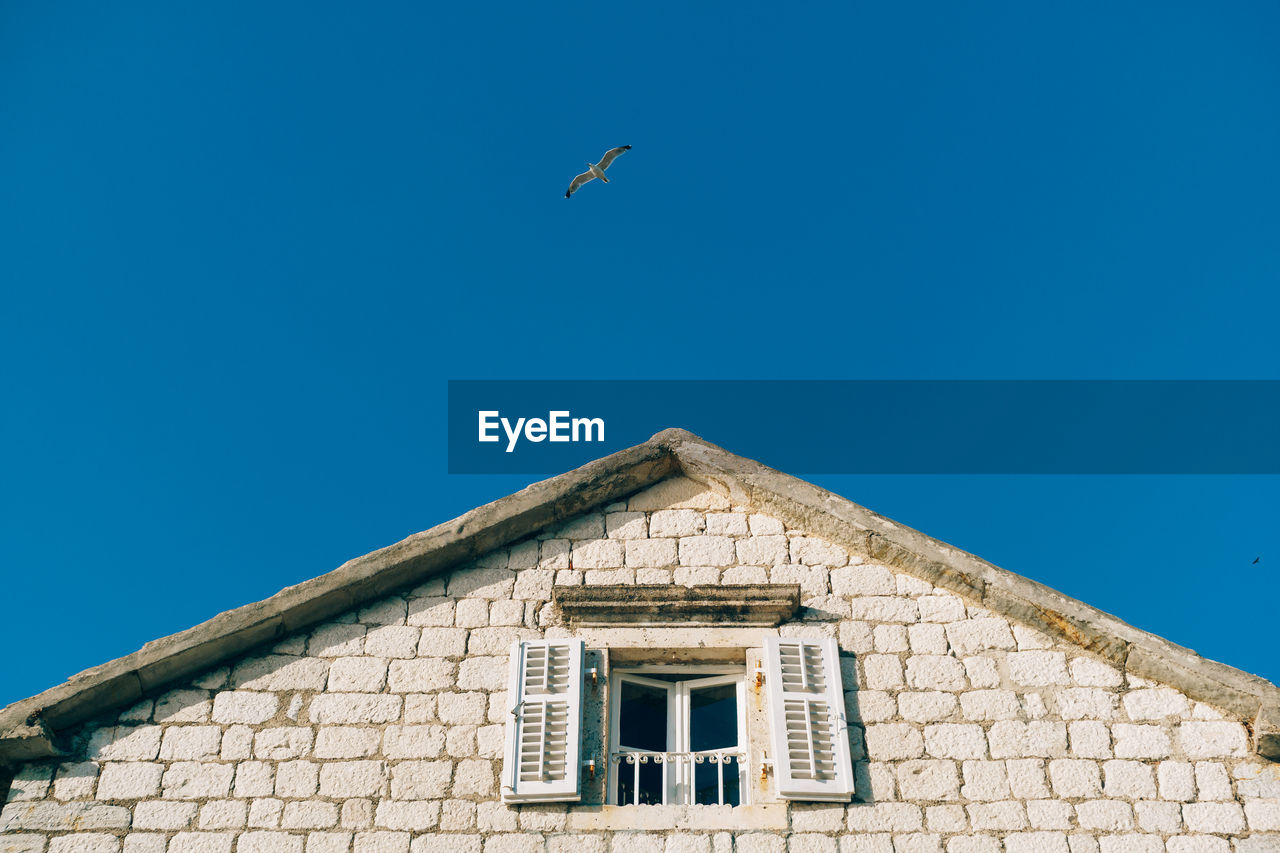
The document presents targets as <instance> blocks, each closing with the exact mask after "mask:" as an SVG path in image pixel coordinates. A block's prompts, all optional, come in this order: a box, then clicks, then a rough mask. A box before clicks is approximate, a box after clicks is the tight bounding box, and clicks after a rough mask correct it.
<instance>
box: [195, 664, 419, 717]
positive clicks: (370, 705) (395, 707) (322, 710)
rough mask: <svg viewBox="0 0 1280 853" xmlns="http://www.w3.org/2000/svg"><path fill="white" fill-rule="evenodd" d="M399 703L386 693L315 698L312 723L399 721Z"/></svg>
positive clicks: (312, 706) (313, 699) (330, 695)
mask: <svg viewBox="0 0 1280 853" xmlns="http://www.w3.org/2000/svg"><path fill="white" fill-rule="evenodd" d="M399 662H400V663H404V661H399ZM400 703H401V699H400V697H399V696H389V695H386V694H373V693H326V694H323V695H320V696H314V697H312V699H311V722H313V723H337V724H342V723H359V724H364V725H373V724H377V723H390V722H393V721H395V720H396V719H397V718H399V716H400V707H401V704H400ZM215 710H216V707H215Z"/></svg>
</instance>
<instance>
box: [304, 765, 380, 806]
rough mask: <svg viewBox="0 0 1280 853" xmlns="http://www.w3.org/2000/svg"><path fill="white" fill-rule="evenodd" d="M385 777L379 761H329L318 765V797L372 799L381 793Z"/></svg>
mask: <svg viewBox="0 0 1280 853" xmlns="http://www.w3.org/2000/svg"><path fill="white" fill-rule="evenodd" d="M385 776H386V765H385V764H384V763H383V762H381V761H330V762H327V763H325V764H322V765H320V796H322V797H374V796H377V795H379V794H381V793H382V788H383V781H384V778H385Z"/></svg>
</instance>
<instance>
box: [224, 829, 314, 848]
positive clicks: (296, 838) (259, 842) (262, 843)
mask: <svg viewBox="0 0 1280 853" xmlns="http://www.w3.org/2000/svg"><path fill="white" fill-rule="evenodd" d="M304 840H305V838H304V836H302V835H296V834H291V833H287V832H269V831H262V830H255V831H253V832H246V833H244V834H243V835H241V836H240V838H239V840H238V841H237V843H236V853H303V850H302V845H303V841H304Z"/></svg>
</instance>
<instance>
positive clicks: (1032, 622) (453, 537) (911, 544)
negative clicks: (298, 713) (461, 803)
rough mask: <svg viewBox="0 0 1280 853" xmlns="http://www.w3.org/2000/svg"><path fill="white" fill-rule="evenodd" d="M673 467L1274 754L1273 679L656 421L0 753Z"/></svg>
mask: <svg viewBox="0 0 1280 853" xmlns="http://www.w3.org/2000/svg"><path fill="white" fill-rule="evenodd" d="M673 474H683V475H685V476H687V477H689V478H690V479H693V480H695V481H697V482H700V483H702V484H704V485H706V486H707V487H708V488H710V489H712V490H713V491H716V492H719V493H721V494H723V495H725V496H727V497H728V498H729V499H730V500H732V501H733V502H734V503H737V504H743V505H747V506H750V507H752V508H754V509H757V510H759V511H760V512H764V513H768V514H771V515H774V516H776V517H777V518H779V519H781V520H782V521H784V522H786V523H787V524H788V525H791V526H792V527H795V528H798V529H802V530H805V531H806V532H808V533H811V534H813V535H815V536H820V537H822V538H825V539H828V540H829V541H831V542H834V543H836V544H839V545H842V546H844V547H846V548H848V549H850V550H851V551H853V552H856V553H860V554H863V555H865V556H867V557H869V558H871V559H873V560H875V561H877V562H879V563H882V564H883V565H886V566H888V567H890V568H893V569H896V570H898V571H901V572H904V573H906V574H910V575H913V576H915V577H919V578H922V579H924V580H927V581H929V582H930V583H933V584H934V585H935V586H938V587H941V588H943V589H947V590H950V591H952V592H955V593H957V594H958V595H961V596H962V597H964V598H966V599H968V600H970V601H972V602H976V603H980V604H981V605H982V606H983V607H985V608H987V609H988V610H991V611H993V612H996V613H999V614H1001V615H1003V616H1006V617H1007V618H1009V619H1011V620H1013V621H1015V622H1018V623H1021V624H1024V625H1028V626H1031V627H1034V628H1036V629H1038V630H1040V631H1043V632H1045V633H1046V634H1049V635H1050V636H1053V637H1057V638H1060V639H1062V640H1065V641H1067V642H1069V643H1073V644H1076V645H1078V646H1080V647H1082V648H1084V649H1085V650H1087V651H1089V652H1091V653H1093V654H1095V655H1097V656H1099V657H1101V658H1103V659H1104V660H1106V661H1108V662H1110V663H1112V664H1114V665H1115V666H1117V667H1120V668H1122V669H1124V670H1125V671H1126V672H1129V673H1132V674H1134V675H1137V676H1140V677H1142V678H1148V679H1151V680H1154V681H1159V682H1162V683H1164V684H1168V685H1169V686H1171V687H1175V688H1177V689H1178V690H1180V691H1182V692H1183V693H1185V694H1186V695H1187V696H1189V697H1191V698H1192V699H1195V700H1197V701H1200V702H1204V703H1206V704H1209V705H1212V706H1214V707H1216V708H1218V709H1220V710H1221V711H1223V712H1225V713H1226V714H1228V715H1229V716H1231V717H1232V718H1234V719H1237V720H1241V721H1243V722H1245V723H1247V724H1248V725H1249V726H1250V727H1251V730H1252V733H1253V739H1254V748H1255V749H1256V751H1257V752H1258V754H1260V755H1262V756H1264V757H1266V758H1270V759H1273V760H1280V688H1277V687H1276V686H1275V685H1273V684H1272V683H1271V682H1269V681H1267V680H1265V679H1262V678H1259V677H1258V676H1255V675H1250V674H1249V673H1246V672H1243V671H1241V670H1238V669H1235V668H1234V667H1230V666H1227V665H1225V664H1221V663H1217V662H1215V661H1210V660H1206V659H1204V658H1202V657H1200V656H1199V655H1197V654H1196V653H1195V652H1193V651H1191V650H1190V649H1186V648H1183V647H1181V646H1178V645H1175V644H1173V643H1170V642H1168V641H1167V640H1164V639H1162V638H1161V637H1158V636H1156V635H1154V634H1150V633H1148V632H1146V631H1142V630H1139V629H1137V628H1135V627H1133V626H1132V625H1129V624H1127V623H1125V622H1123V621H1121V620H1120V619H1118V618H1116V617H1115V616H1112V615H1110V614H1108V613H1104V612H1102V611H1101V610H1098V609H1096V608H1093V607H1090V606H1089V605H1087V604H1084V603H1083V602H1080V601H1077V600H1075V599H1073V598H1070V597H1068V596H1066V595H1063V594H1062V593H1060V592H1057V591H1056V590H1053V589H1050V588H1049V587H1046V586H1044V585H1042V584H1038V583H1036V582H1034V581H1031V580H1028V579H1027V578H1024V577H1021V576H1019V575H1016V574H1014V573H1013V572H1010V571H1007V570H1005V569H1001V568H999V567H997V566H994V565H992V564H991V563H988V562H986V561H985V560H982V559H980V558H979V557H976V556H974V555H972V554H969V553H967V552H965V551H961V550H959V549H957V548H953V547H951V546H949V545H947V544H946V543H944V542H940V541H938V540H936V539H933V538H930V537H928V536H925V535H924V534H922V533H920V532H918V531H916V530H912V529H911V528H909V527H905V526H903V525H901V524H898V523H896V522H894V521H891V520H889V519H887V518H884V517H883V516H880V515H877V514H876V513H874V512H871V511H870V510H868V509H866V508H864V507H861V506H859V505H857V504H855V503H853V502H852V501H849V500H846V499H844V498H842V497H840V496H838V495H835V494H833V493H831V492H828V491H826V490H825V489H821V488H819V487H817V486H815V485H813V484H811V483H807V482H805V481H803V480H800V479H797V478H795V477H791V476H788V475H787V474H783V473H781V472H779V471H775V470H773V469H771V468H767V467H765V466H764V465H761V464H760V463H758V462H755V461H753V460H749V459H744V458H742V457H739V456H735V455H733V454H732V453H729V452H728V451H726V450H724V449H722V448H720V447H717V446H715V445H713V444H710V443H708V442H705V441H703V440H702V439H700V438H698V437H697V436H695V435H693V434H691V433H689V432H686V431H684V430H680V429H668V430H664V431H662V432H660V433H658V434H657V435H655V436H653V438H651V439H649V440H648V441H647V442H645V443H644V444H640V445H636V446H635V447H631V448H628V449H626V450H622V451H619V452H618V453H614V454H612V455H610V456H606V457H604V458H603V459H598V460H596V461H594V462H590V463H588V464H587V465H584V466H582V467H581V468H577V469H575V470H573V471H569V472H568V473H565V474H561V475H559V476H557V477H552V478H551V479H549V480H543V481H542V482H539V483H534V484H533V485H531V486H529V487H528V488H526V489H522V490H521V491H519V492H516V493H515V494H512V495H508V496H507V497H504V498H501V499H499V500H496V501H494V502H492V503H489V504H486V505H484V506H482V507H478V508H477V509H474V510H472V511H470V512H468V513H466V514H465V515H462V516H459V517H458V518H456V519H453V520H452V521H448V522H445V523H444V524H439V525H436V526H435V527H433V528H431V529H430V530H426V531H423V532H422V533H416V534H414V535H413V536H410V537H408V538H407V539H404V540H403V541H401V542H397V543H396V544H394V545H391V546H388V547H386V548H382V549H380V550H377V551H374V552H372V553H370V554H366V555H365V556H363V557H357V558H356V559H354V560H351V561H349V562H347V563H344V564H343V565H342V566H339V567H338V568H337V569H334V570H333V571H331V572H329V573H327V574H324V575H321V576H319V577H317V578H313V579H312V580H309V581H305V582H303V583H300V584H297V585H295V586H291V587H287V588H285V589H283V590H281V591H280V592H278V593H276V594H275V595H273V596H271V597H270V598H267V599H265V600H263V601H259V602H255V603H253V604H247V605H245V606H243V607H239V608H236V609H235V610H230V611H227V612H226V613H222V614H219V615H218V616H215V617H214V618H212V619H210V620H208V621H207V622H203V623H201V624H200V625H197V626H195V627H193V628H189V629H188V630H186V631H182V632H179V633H177V634H173V635H171V636H168V637H164V638H161V639H159V640H155V641H153V642H150V643H147V644H146V645H145V646H143V647H142V648H141V649H140V650H138V651H136V652H134V653H133V654H130V655H126V656H125V657H122V658H118V659H117V660H114V661H110V662H108V663H105V664H102V665H101V666H97V667H94V668H92V669H88V670H85V671H84V672H81V673H79V674H78V675H75V676H72V677H71V678H70V679H68V680H67V681H66V682H64V683H63V684H60V685H58V686H57V687H53V688H51V689H49V690H46V691H44V692H43V693H40V694H38V695H36V696H33V697H31V698H29V699H24V700H21V701H19V702H15V703H14V704H12V705H9V706H8V707H6V708H4V709H0V763H9V764H15V763H19V762H23V761H28V760H38V759H42V758H49V757H54V756H57V755H60V754H62V749H61V748H60V746H59V738H58V734H59V733H60V732H62V731H64V730H66V729H69V728H71V727H73V726H75V725H77V724H79V723H82V722H85V721H87V720H89V719H91V718H93V717H95V716H99V715H102V714H104V713H106V712H107V711H110V710H112V709H115V708H120V707H125V706H128V705H131V704H133V703H135V702H137V701H138V700H140V699H142V698H143V697H144V696H146V695H153V694H156V693H158V692H161V691H162V690H163V689H165V688H167V687H170V686H172V685H174V684H176V683H178V682H180V681H181V680H182V679H184V678H187V677H190V676H194V675H196V674H198V673H200V672H202V671H204V670H207V669H209V668H211V667H214V666H217V665H219V664H221V663H222V662H224V661H226V660H228V659H230V658H232V657H235V656H237V655H239V654H241V653H243V652H247V651H249V650H251V649H254V648H256V647H258V646H262V645H264V644H267V643H270V642H273V641H276V640H279V639H281V638H283V637H285V636H286V635H288V634H291V633H293V632H295V631H299V630H302V629H304V628H307V627H309V626H311V625H314V624H317V623H319V622H322V621H324V620H326V619H330V618H332V617H334V616H336V615H338V614H340V613H343V612H345V611H348V610H351V609H353V608H356V607H359V606H361V605H362V604H365V603H367V602H371V601H374V600H376V599H378V598H381V597H383V596H386V595H388V594H391V593H393V592H396V591H398V590H401V589H405V588H408V587H411V586H415V585H417V584H420V583H422V582H423V580H425V579H426V578H429V577H431V576H432V575H435V574H437V573H440V572H443V571H447V570H448V569H450V568H453V567H455V566H458V565H460V564H462V563H464V562H466V561H467V560H470V559H472V558H474V557H478V556H480V555H481V554H484V553H486V552H488V551H491V550H493V549H495V548H500V547H502V546H504V545H507V544H509V543H511V542H514V541H516V540H519V539H521V538H523V537H525V536H528V535H530V534H532V533H535V532H537V531H539V530H541V529H543V528H545V527H547V526H549V525H552V524H556V523H558V522H561V521H565V520H567V519H569V518H572V517H574V516H576V515H579V514H581V513H583V512H585V511H587V510H589V509H592V508H593V507H597V506H600V505H602V504H606V503H609V502H611V501H614V500H616V499H618V498H621V497H623V496H625V495H628V494H631V493H632V492H635V491H638V490H640V489H643V488H646V487H647V486H650V485H653V484H654V483H657V482H658V481H660V480H662V479H665V478H667V477H669V476H672V475H673Z"/></svg>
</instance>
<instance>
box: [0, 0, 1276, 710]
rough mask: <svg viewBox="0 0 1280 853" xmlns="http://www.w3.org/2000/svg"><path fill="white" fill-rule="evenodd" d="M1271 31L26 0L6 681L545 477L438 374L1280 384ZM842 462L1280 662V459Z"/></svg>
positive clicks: (9, 40) (5, 559) (1252, 660)
mask: <svg viewBox="0 0 1280 853" xmlns="http://www.w3.org/2000/svg"><path fill="white" fill-rule="evenodd" d="M1277 43H1280V7H1278V6H1277V5H1276V4H1274V3H1270V2H1241V3H1232V4H1206V3H1201V2H1166V1H1165V0H1161V2H1158V3H1156V2H1153V3H1134V4H1122V5H1117V4H1114V3H1082V4H1079V3H1078V4H1071V5H1070V6H1069V7H1062V8H1047V7H1046V4H1025V3H1013V2H1010V3H987V4H981V8H969V7H966V6H965V5H962V4H960V5H958V4H955V3H950V2H939V3H918V4H871V3H858V4H833V5H831V6H829V7H806V8H804V9H797V8H796V7H794V6H788V5H787V4H777V3H767V4H766V3H754V2H736V3H731V4H730V3H715V2H709V3H694V4H667V3H657V4H617V3H614V4H603V3H591V4H578V5H560V4H539V3H533V4H530V3H519V4H514V3H513V4H493V3H486V4H420V3H412V4H410V3H385V4H375V5H373V6H370V5H369V4H358V5H352V4H346V3H343V4H339V3H310V2H309V3H305V4H304V3H289V2H282V3H271V4H262V3H237V2H221V3H212V4H200V5H192V4H174V3H166V2H156V3H147V4H143V3H130V2H122V3H113V4H100V3H73V4H70V5H67V4H62V5H58V4H49V3H37V2H9V3H6V4H5V5H4V8H3V10H0V105H3V106H0V154H2V156H0V197H2V198H3V203H2V204H0V258H2V259H3V264H2V266H0V276H2V279H0V281H2V282H3V285H2V286H3V302H2V303H0V358H2V359H3V360H2V362H0V363H2V364H3V365H4V367H3V370H2V371H0V383H3V388H2V396H0V400H2V401H3V402H2V403H0V447H2V448H3V451H2V452H0V482H2V483H3V487H2V488H0V573H2V577H3V581H4V585H5V587H4V588H5V592H6V594H7V597H8V605H7V606H6V607H5V608H4V611H5V617H4V619H3V620H0V643H2V644H3V645H2V647H3V649H4V654H3V655H2V656H0V657H2V658H3V662H2V663H0V702H5V701H10V700H14V699H18V698H21V697H23V696H26V695H29V694H32V693H35V692H37V691H39V690H41V689H44V688H46V687H49V686H51V685H53V684H55V683H56V682H58V681H60V680H62V679H63V678H64V677H66V676H68V675H70V674H72V673H74V672H76V671H78V670H80V669H82V668H84V667H88V666H91V665H94V664H97V663H100V662H102V661H105V660H107V659H109V658H113V657H116V656H118V655H121V654H125V653H127V652H130V651H133V650H134V649H136V648H137V647H139V646H140V645H141V644H142V643H144V642H146V641H148V640H150V639H153V638H155V637H158V636H161V635H164V634H168V633H171V632H173V631H177V630H181V629H183V628H186V627H189V626H190V625H192V624H195V623H196V622H198V621H200V620H203V619H206V618H208V617H210V616H212V615H214V614H216V613H217V612H219V611H222V610H225V609H227V608H231V607H234V606H237V605H240V604H243V603H246V602H249V601H253V600H257V599H260V598H263V597H265V596H267V595H270V594H271V593H273V592H275V591H276V590H278V589H280V588H281V587H283V586H285V585H288V584H292V583H296V582H298V581H301V580H304V579H306V578H310V577H313V576H315V575H317V574H320V573H321V572H324V571H327V570H329V569H331V568H333V567H335V566H337V565H338V564H339V563H341V562H343V561H344V560H347V559H349V558H351V557H354V556H357V555H360V554H363V553H365V552H367V551H369V550H371V549H373V548H376V547H379V546H382V545H386V544H389V543H391V542H394V541H396V540H398V539H400V538H402V537H403V536H405V535H407V534H409V533H412V532H414V531H417V530H421V529H424V528H426V527H429V526H431V525H433V524H435V523H437V522H440V521H442V520H445V519H448V518H450V517H453V516H454V515H457V514H459V513H461V512H463V511H465V510H466V509H468V508H470V507H472V506H474V505H476V504H478V503H480V502H483V501H486V500H490V499H493V498H496V497H499V496H501V495H503V494H506V493H508V492H510V491H513V490H515V489H516V488H519V487H521V486H523V485H525V478H518V477H498V476H486V477H450V476H448V475H447V474H446V473H445V445H444V423H445V417H444V415H445V412H444V402H445V381H446V380H447V379H449V378H588V379H590V378H612V377H623V378H684V377H688V378H696V377H709V378H822V379H839V378H927V379H939V378H1014V379H1024V378H1101V379H1105V378H1195V379H1199V378H1246V379H1275V378H1280V344H1278V343H1277V334H1276V321H1277V316H1280V294H1278V291H1277V286H1276V283H1277V280H1278V279H1280V240H1277V234H1280V212H1278V210H1277V203H1276V200H1277V199H1278V198H1280V158H1278V157H1277V156H1276V152H1277V151H1280V100H1278V99H1277V98H1276V97H1275V93H1276V92H1277V91H1280V54H1278V53H1277V52H1276V50H1275V45H1276V44H1277ZM622 144H630V145H633V146H634V150H633V151H631V152H630V153H628V154H627V155H626V156H625V157H624V158H622V159H620V160H619V161H618V162H617V164H616V165H615V166H614V168H613V171H612V173H611V174H612V175H613V178H614V180H613V182H612V183H611V184H610V185H609V186H604V185H601V184H599V183H598V182H597V183H595V184H592V185H589V186H587V187H586V188H584V189H583V190H582V191H581V192H580V193H579V194H577V195H575V196H574V198H573V199H571V200H568V201H566V200H565V199H564V198H563V197H562V196H563V193H564V189H565V186H566V184H567V182H568V179H569V178H570V177H571V176H572V175H574V174H575V173H576V172H577V171H579V170H580V168H581V167H582V164H583V162H584V161H585V160H587V159H588V158H591V159H595V158H596V157H598V156H599V155H600V154H601V153H602V152H603V151H604V149H605V148H607V147H610V146H614V145H622ZM821 416H822V412H820V411H814V412H796V417H797V419H803V418H806V417H814V418H818V417H821ZM867 417H875V411H874V409H869V410H868V412H867ZM678 425H679V424H671V426H678ZM706 438H708V439H710V440H712V441H715V440H716V436H714V435H708V436H706ZM730 449H731V450H732V449H733V448H730ZM762 461H764V462H766V463H768V462H769V461H770V460H769V459H768V458H767V457H766V458H764V459H763V460H762ZM815 479H816V480H817V481H818V482H819V483H821V484H822V485H824V486H827V487H829V488H831V489H833V490H835V491H838V492H840V493H842V494H844V495H846V496H848V497H850V498H852V499H853V500H855V501H858V502H860V503H863V504H865V505H867V506H870V507H872V508H873V509H876V510H878V511H880V512H883V513H885V514H887V515H889V516H891V517H894V518H896V519H898V520H900V521H902V522H905V523H907V524H910V525H912V526H914V527H917V528H920V529H922V530H924V531H926V532H927V533H930V534H932V535H934V536H937V537H939V538H942V539H945V540H947V541H950V542H952V543H954V544H956V545H958V546H960V547H963V548H966V549H968V550H971V551H974V552H976V553H978V554H979V555H981V556H984V557H986V558H988V559H990V560H992V561H994V562H996V563H997V564H1000V565H1003V566H1005V567H1007V568H1010V569H1012V570H1014V571H1017V572H1020V573H1022V574H1025V575H1027V576H1029V577H1032V578H1035V579H1036V580H1039V581H1042V582H1045V583H1048V584H1050V585H1051V586H1055V587H1057V588H1059V589H1062V590H1063V591H1065V592H1067V593H1069V594H1071V595H1074V596H1077V597H1080V598H1082V599H1084V600H1086V601H1088V602H1090V603H1092V604H1095V605H1097V606H1099V607H1102V608H1104V609H1107V610H1110V611H1112V612H1114V613H1116V614H1118V615H1119V616H1121V617H1122V618H1124V619H1126V620H1129V621H1131V622H1133V623H1135V624H1137V625H1139V626H1141V627H1143V628H1146V629H1149V630H1153V631H1156V632H1157V633H1160V634H1162V635H1164V636H1167V637H1168V638H1170V639H1172V640H1174V641H1176V642H1179V643H1182V644H1185V645H1189V646H1191V647H1193V648H1196V649H1198V650H1199V651H1200V652H1202V653H1203V654H1206V655H1208V656H1211V657H1214V658H1217V659H1220V660H1223V661H1227V662H1229V663H1232V664H1234V665H1236V666H1239V667H1242V668H1244V669H1247V670H1250V671H1253V672H1257V673H1260V674H1262V675H1264V676H1268V677H1270V678H1272V679H1280V654H1278V653H1280V639H1278V637H1280V632H1277V631H1276V629H1275V626H1274V622H1273V619H1274V604H1275V601H1276V598H1277V593H1280V580H1277V578H1280V533H1278V532H1277V518H1278V517H1280V515H1278V510H1280V478H1276V477H1173V476H1167V477H1070V476H1064V477H980V476H975V477H853V476H841V477H834V476H832V477H817V478H815ZM1258 556H1261V557H1262V560H1261V562H1260V563H1259V564H1258V565H1256V566H1254V565H1251V563H1252V560H1253V559H1254V558H1255V557H1258Z"/></svg>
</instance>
